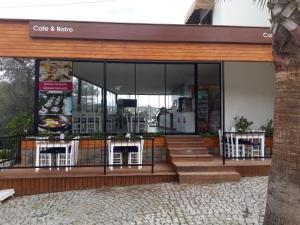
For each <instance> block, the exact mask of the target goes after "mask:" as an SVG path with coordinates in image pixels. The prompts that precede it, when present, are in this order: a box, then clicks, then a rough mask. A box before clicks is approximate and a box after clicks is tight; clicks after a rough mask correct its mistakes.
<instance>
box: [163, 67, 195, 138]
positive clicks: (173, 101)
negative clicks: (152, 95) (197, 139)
mask: <svg viewBox="0 0 300 225" xmlns="http://www.w3.org/2000/svg"><path fill="white" fill-rule="evenodd" d="M194 68H195V66H194V65H193V64H167V65H166V103H167V104H166V109H167V111H166V121H167V122H166V131H167V133H194V132H195V96H194V83H195V72H194V71H195V69H194Z"/></svg>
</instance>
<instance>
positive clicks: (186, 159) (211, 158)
mask: <svg viewBox="0 0 300 225" xmlns="http://www.w3.org/2000/svg"><path fill="white" fill-rule="evenodd" d="M171 158H172V162H187V161H188V162H206V161H212V160H213V157H202V158H188V157H181V158H173V157H171Z"/></svg>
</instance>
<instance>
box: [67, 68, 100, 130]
mask: <svg viewBox="0 0 300 225" xmlns="http://www.w3.org/2000/svg"><path fill="white" fill-rule="evenodd" d="M73 76H74V77H73V126H72V127H73V129H72V130H73V133H80V134H96V133H102V132H103V131H104V130H103V111H104V110H103V88H104V78H103V63H96V62H73Z"/></svg>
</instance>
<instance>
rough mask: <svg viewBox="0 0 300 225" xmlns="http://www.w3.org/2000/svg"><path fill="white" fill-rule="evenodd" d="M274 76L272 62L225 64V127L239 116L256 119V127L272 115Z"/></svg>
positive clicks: (228, 127)
mask: <svg viewBox="0 0 300 225" xmlns="http://www.w3.org/2000/svg"><path fill="white" fill-rule="evenodd" d="M274 78H275V75H274V71H273V65H272V63H256V62H225V63H224V82H225V90H224V91H225V129H226V130H229V129H230V128H231V127H232V126H233V118H234V117H235V116H237V115H239V116H242V115H243V116H246V117H247V118H248V119H249V120H250V121H253V125H252V129H254V130H257V129H259V128H260V127H261V125H263V124H265V123H266V122H267V120H268V119H272V118H273V112H274V98H275V93H274Z"/></svg>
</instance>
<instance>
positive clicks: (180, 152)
mask: <svg viewBox="0 0 300 225" xmlns="http://www.w3.org/2000/svg"><path fill="white" fill-rule="evenodd" d="M169 152H170V154H171V155H172V154H173V155H196V154H208V150H207V149H192V150H188V149H184V150H183V149H180V150H174V149H171V150H170V149H169Z"/></svg>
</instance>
